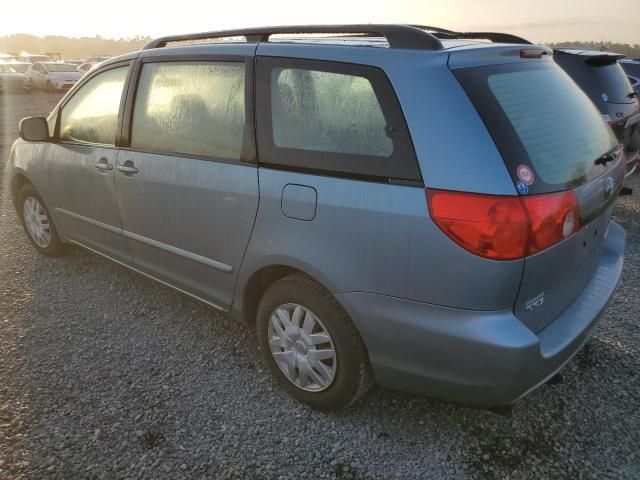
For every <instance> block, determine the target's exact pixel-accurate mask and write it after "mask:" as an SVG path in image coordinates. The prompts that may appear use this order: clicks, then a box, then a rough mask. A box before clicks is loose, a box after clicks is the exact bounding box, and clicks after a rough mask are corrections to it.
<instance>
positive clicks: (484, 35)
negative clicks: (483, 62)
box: [412, 25, 532, 45]
mask: <svg viewBox="0 0 640 480" xmlns="http://www.w3.org/2000/svg"><path fill="white" fill-rule="evenodd" d="M412 27H415V28H420V29H422V30H426V31H427V32H429V33H431V34H432V35H434V36H435V37H437V38H439V39H441V40H489V41H490V42H493V43H515V44H518V45H532V43H531V42H530V41H529V40H526V39H524V38H522V37H518V36H517V35H511V34H510V33H501V32H454V31H452V30H446V29H444V28H440V27H431V26H427V25H412Z"/></svg>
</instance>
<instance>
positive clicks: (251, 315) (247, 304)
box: [232, 259, 336, 328]
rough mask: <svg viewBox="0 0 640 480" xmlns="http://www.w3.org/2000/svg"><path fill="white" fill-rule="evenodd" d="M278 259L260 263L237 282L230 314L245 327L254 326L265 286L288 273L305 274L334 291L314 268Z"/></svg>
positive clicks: (328, 289) (333, 292)
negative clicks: (241, 280)
mask: <svg viewBox="0 0 640 480" xmlns="http://www.w3.org/2000/svg"><path fill="white" fill-rule="evenodd" d="M279 260H280V261H278V262H272V263H268V264H264V265H260V266H259V267H257V268H255V269H253V271H252V273H250V274H247V275H246V276H245V277H244V278H246V280H245V281H243V282H238V287H237V288H236V296H235V301H234V305H233V308H232V314H233V315H234V316H235V317H236V318H237V319H238V320H239V321H240V322H241V323H242V324H244V325H246V326H247V327H250V328H253V326H255V322H256V314H257V311H258V304H259V303H260V299H261V298H262V295H263V294H264V292H265V291H266V290H267V288H269V286H271V285H272V284H273V283H274V282H276V281H277V280H280V279H281V278H284V277H286V276H288V275H292V274H296V273H298V274H302V275H305V276H307V277H309V278H310V279H311V280H313V281H314V282H316V283H317V284H319V285H321V286H322V287H323V288H325V289H326V290H327V291H329V292H330V293H332V294H335V293H336V290H335V288H334V286H333V285H332V284H331V283H330V282H328V281H327V279H325V278H324V277H323V276H322V274H320V273H319V272H317V271H315V269H312V268H310V267H309V266H306V265H300V264H298V263H297V262H288V261H282V260H283V259H279Z"/></svg>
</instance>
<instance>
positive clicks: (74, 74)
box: [27, 62, 82, 92]
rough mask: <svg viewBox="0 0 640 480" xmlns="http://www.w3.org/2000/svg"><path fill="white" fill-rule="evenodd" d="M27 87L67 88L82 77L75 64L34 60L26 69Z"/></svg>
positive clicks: (55, 90)
mask: <svg viewBox="0 0 640 480" xmlns="http://www.w3.org/2000/svg"><path fill="white" fill-rule="evenodd" d="M27 77H28V78H27V88H46V89H47V90H48V91H49V92H57V91H61V90H69V89H70V88H71V87H73V86H74V85H75V84H76V82H77V81H78V80H80V78H81V77H82V73H81V72H78V71H77V70H76V66H75V65H70V64H68V63H62V62H36V63H34V64H33V65H31V68H29V70H27Z"/></svg>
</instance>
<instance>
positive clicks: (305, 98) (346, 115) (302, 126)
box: [271, 68, 393, 157]
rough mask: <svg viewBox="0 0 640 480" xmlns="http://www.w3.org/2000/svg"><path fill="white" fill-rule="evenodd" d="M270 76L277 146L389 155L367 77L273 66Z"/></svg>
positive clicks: (390, 150)
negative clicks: (274, 67)
mask: <svg viewBox="0 0 640 480" xmlns="http://www.w3.org/2000/svg"><path fill="white" fill-rule="evenodd" d="M271 75H272V77H271V89H272V91H271V98H272V100H271V101H272V107H273V108H272V110H271V115H272V116H271V120H272V123H273V139H274V143H275V144H276V146H278V147H285V148H297V149H301V150H316V151H325V152H334V153H351V154H361V155H374V156H379V157H389V156H390V155H391V154H392V153H393V142H392V140H391V138H389V136H388V135H387V133H386V130H385V129H386V126H387V123H386V120H385V118H384V114H383V113H382V108H381V107H380V104H379V103H378V99H377V98H376V94H375V92H374V91H373V86H372V85H371V82H370V81H369V80H368V79H367V78H365V77H359V76H355V75H344V74H340V73H332V72H318V71H311V70H300V69H291V68H276V69H274V70H273V71H272V74H271Z"/></svg>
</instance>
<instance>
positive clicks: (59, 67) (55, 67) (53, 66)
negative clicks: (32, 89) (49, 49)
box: [43, 63, 77, 72]
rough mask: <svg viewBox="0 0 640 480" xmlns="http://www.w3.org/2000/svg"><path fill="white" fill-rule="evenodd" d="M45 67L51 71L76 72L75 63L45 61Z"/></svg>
mask: <svg viewBox="0 0 640 480" xmlns="http://www.w3.org/2000/svg"><path fill="white" fill-rule="evenodd" d="M43 65H44V66H45V68H46V69H47V70H49V71H50V72H76V71H77V70H76V67H75V65H69V64H68V63H43Z"/></svg>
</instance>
